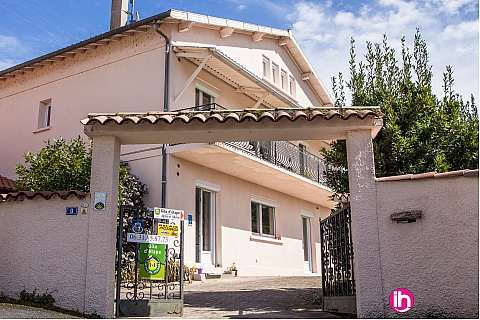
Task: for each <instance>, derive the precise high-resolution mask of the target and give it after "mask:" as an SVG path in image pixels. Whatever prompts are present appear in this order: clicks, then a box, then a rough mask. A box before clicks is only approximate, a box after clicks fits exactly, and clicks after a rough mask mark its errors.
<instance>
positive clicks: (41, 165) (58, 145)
mask: <svg viewBox="0 0 480 320" xmlns="http://www.w3.org/2000/svg"><path fill="white" fill-rule="evenodd" d="M45 143H46V146H45V147H43V148H42V149H41V150H40V151H39V152H38V153H36V154H33V153H30V152H27V153H26V154H25V155H24V158H25V162H26V166H25V165H22V164H17V165H16V167H15V171H16V173H17V174H18V175H19V178H18V179H17V180H16V182H15V189H16V190H28V191H47V190H48V191H62V190H77V191H83V192H89V191H90V168H91V163H92V149H91V146H89V145H87V144H86V143H85V141H84V140H83V139H82V138H80V136H79V137H77V138H75V139H72V140H71V141H66V140H65V139H64V138H61V137H60V138H59V139H54V140H53V143H52V142H50V140H47V141H45ZM118 189H119V190H118V192H119V205H121V204H127V205H138V206H143V200H142V199H143V196H144V195H145V194H146V193H147V192H148V190H147V188H146V186H145V184H143V183H142V182H141V181H140V180H139V179H138V178H137V177H135V176H134V175H132V174H130V168H129V166H128V163H126V162H121V163H120V174H119V188H118Z"/></svg>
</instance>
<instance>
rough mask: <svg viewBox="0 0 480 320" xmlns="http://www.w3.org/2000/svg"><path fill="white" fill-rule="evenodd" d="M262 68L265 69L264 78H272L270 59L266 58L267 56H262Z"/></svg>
mask: <svg viewBox="0 0 480 320" xmlns="http://www.w3.org/2000/svg"><path fill="white" fill-rule="evenodd" d="M262 67H263V76H264V77H265V78H268V79H269V78H270V69H271V67H270V59H269V58H267V57H265V56H262Z"/></svg>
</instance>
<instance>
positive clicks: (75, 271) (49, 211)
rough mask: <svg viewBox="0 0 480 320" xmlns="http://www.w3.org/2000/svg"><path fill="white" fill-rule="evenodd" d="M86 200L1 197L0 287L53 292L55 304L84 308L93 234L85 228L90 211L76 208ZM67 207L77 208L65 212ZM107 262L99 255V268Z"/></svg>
mask: <svg viewBox="0 0 480 320" xmlns="http://www.w3.org/2000/svg"><path fill="white" fill-rule="evenodd" d="M85 202H87V203H89V202H90V201H89V197H88V198H85V199H77V198H75V197H72V198H70V199H68V200H62V199H60V198H53V199H50V200H45V199H43V198H39V199H36V200H24V201H11V202H3V203H0V217H1V221H2V223H0V292H3V293H4V294H6V295H8V296H11V297H13V298H18V297H19V296H18V295H19V293H20V291H22V290H24V289H25V290H26V291H27V292H33V291H34V290H36V292H37V293H38V294H40V295H41V294H43V293H51V295H52V296H53V297H54V298H55V305H56V306H59V307H62V308H66V309H72V310H75V309H77V310H79V311H80V312H85V280H86V270H87V269H86V261H87V239H88V237H89V236H94V235H89V234H88V232H89V228H88V220H89V215H90V214H92V212H93V211H92V210H91V209H89V212H88V214H81V213H80V208H81V207H82V205H83V204H84V203H85ZM66 207H78V210H79V212H78V214H77V215H66ZM99 245H102V244H99ZM105 263H108V264H109V265H108V267H111V268H113V267H114V266H113V263H114V262H113V261H99V262H98V268H104V267H106V265H105ZM110 264H111V265H110ZM112 281H114V279H112ZM98 286H105V284H102V283H99V284H98Z"/></svg>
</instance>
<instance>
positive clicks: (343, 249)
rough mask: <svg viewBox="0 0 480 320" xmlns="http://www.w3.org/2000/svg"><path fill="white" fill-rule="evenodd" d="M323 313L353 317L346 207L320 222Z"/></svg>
mask: <svg viewBox="0 0 480 320" xmlns="http://www.w3.org/2000/svg"><path fill="white" fill-rule="evenodd" d="M320 235H321V242H322V288H323V310H325V311H330V312H339V313H349V314H356V313H357V308H356V297H355V277H354V271H353V266H354V260H353V243H352V232H351V212H350V205H347V206H345V207H343V208H342V209H340V210H338V211H337V212H335V213H333V214H332V215H331V216H329V217H328V218H326V219H324V220H322V221H320Z"/></svg>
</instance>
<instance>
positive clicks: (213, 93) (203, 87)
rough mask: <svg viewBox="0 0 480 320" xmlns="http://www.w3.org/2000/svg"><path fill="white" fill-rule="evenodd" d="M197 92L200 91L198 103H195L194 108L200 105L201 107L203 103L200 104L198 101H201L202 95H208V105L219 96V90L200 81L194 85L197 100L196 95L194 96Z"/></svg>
mask: <svg viewBox="0 0 480 320" xmlns="http://www.w3.org/2000/svg"><path fill="white" fill-rule="evenodd" d="M197 90H199V91H200V93H201V94H200V97H199V101H195V106H200V105H203V103H200V101H202V100H203V93H206V94H208V95H209V96H210V97H212V98H211V100H210V103H215V101H216V99H217V98H218V97H219V96H220V90H219V89H217V88H215V87H213V86H211V85H209V84H207V83H205V82H203V81H202V82H200V81H197V83H195V99H196V98H197V95H196V91H197Z"/></svg>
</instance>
